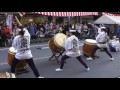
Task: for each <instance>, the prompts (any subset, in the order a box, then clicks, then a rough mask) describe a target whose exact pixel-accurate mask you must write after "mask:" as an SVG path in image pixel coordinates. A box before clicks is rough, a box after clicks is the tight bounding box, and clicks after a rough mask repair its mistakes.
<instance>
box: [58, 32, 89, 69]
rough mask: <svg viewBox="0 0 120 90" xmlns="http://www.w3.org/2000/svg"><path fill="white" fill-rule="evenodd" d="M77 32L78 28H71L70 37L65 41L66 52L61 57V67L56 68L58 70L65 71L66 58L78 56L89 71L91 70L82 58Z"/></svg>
mask: <svg viewBox="0 0 120 90" xmlns="http://www.w3.org/2000/svg"><path fill="white" fill-rule="evenodd" d="M75 34H76V30H70V37H69V38H67V40H66V42H65V49H66V54H65V55H64V56H63V57H62V58H61V65H60V68H58V69H56V71H63V66H64V62H65V60H66V59H68V58H71V57H76V58H77V59H78V60H79V62H81V63H82V64H83V65H84V66H85V68H86V70H87V71H89V70H90V68H89V67H88V66H87V64H86V63H85V62H84V61H83V60H82V58H81V53H80V50H79V41H78V38H77V37H76V36H75Z"/></svg>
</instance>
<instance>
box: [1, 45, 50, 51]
mask: <svg viewBox="0 0 120 90" xmlns="http://www.w3.org/2000/svg"><path fill="white" fill-rule="evenodd" d="M46 45H48V44H42V45H32V46H30V47H37V46H46ZM7 49H9V48H3V49H0V50H1V51H2V50H7Z"/></svg>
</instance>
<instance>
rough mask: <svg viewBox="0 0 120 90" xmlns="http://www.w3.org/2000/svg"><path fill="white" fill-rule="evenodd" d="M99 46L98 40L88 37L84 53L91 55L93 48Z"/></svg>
mask: <svg viewBox="0 0 120 90" xmlns="http://www.w3.org/2000/svg"><path fill="white" fill-rule="evenodd" d="M96 46H97V42H96V40H93V39H86V40H85V42H84V45H83V53H84V55H87V56H90V55H91V53H92V51H93V49H94V48H95V47H96Z"/></svg>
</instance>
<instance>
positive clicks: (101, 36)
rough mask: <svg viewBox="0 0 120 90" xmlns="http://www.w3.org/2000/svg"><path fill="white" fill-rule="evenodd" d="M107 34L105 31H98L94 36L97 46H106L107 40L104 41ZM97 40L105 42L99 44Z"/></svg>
mask: <svg viewBox="0 0 120 90" xmlns="http://www.w3.org/2000/svg"><path fill="white" fill-rule="evenodd" d="M106 36H107V33H105V32H104V31H102V32H100V33H99V34H98V35H97V37H96V41H97V42H98V44H97V45H98V47H100V48H106V47H107V42H106V41H105V38H106ZM99 42H106V43H105V44H99Z"/></svg>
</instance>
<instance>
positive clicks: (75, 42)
mask: <svg viewBox="0 0 120 90" xmlns="http://www.w3.org/2000/svg"><path fill="white" fill-rule="evenodd" d="M71 44H72V48H71V50H72V51H73V52H77V51H78V50H79V44H78V41H77V40H76V39H73V40H72V41H71Z"/></svg>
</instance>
